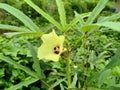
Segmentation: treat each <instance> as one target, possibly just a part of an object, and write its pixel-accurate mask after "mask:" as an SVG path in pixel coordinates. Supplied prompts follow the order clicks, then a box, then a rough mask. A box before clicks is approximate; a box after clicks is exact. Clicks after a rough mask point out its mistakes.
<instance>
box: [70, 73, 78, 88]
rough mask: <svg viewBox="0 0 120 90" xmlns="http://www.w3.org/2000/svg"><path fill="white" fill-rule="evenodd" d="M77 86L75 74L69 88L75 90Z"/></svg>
mask: <svg viewBox="0 0 120 90" xmlns="http://www.w3.org/2000/svg"><path fill="white" fill-rule="evenodd" d="M76 84H77V73H75V75H74V77H73V81H72V83H71V87H72V88H75V87H76Z"/></svg>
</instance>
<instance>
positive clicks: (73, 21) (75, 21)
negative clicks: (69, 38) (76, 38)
mask: <svg viewBox="0 0 120 90" xmlns="http://www.w3.org/2000/svg"><path fill="white" fill-rule="evenodd" d="M90 13H91V12H88V13H83V14H80V15H81V17H82V18H84V17H88V16H89V15H90ZM78 21H79V16H75V17H74V18H73V20H72V21H71V22H70V24H69V25H67V28H66V30H69V29H70V28H71V27H73V26H74V25H75V24H76V23H78Z"/></svg>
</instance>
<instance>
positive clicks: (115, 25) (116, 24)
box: [95, 22, 120, 32]
mask: <svg viewBox="0 0 120 90" xmlns="http://www.w3.org/2000/svg"><path fill="white" fill-rule="evenodd" d="M95 25H98V26H104V27H108V28H110V29H112V30H114V31H119V32H120V22H102V23H96V24H95Z"/></svg>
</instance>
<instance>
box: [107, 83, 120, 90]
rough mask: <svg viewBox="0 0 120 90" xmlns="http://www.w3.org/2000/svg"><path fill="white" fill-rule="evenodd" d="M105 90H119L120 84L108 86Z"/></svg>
mask: <svg viewBox="0 0 120 90" xmlns="http://www.w3.org/2000/svg"><path fill="white" fill-rule="evenodd" d="M107 90H120V84H115V85H113V86H110V87H109V88H108V89H107Z"/></svg>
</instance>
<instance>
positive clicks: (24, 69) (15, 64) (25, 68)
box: [0, 54, 38, 78]
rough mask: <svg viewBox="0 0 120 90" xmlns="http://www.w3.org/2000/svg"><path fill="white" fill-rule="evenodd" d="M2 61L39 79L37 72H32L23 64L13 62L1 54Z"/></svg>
mask: <svg viewBox="0 0 120 90" xmlns="http://www.w3.org/2000/svg"><path fill="white" fill-rule="evenodd" d="M0 60H3V61H5V62H7V63H9V64H11V65H14V66H15V67H16V68H18V69H21V70H23V71H25V72H26V73H27V74H29V75H31V76H33V77H35V78H37V77H38V76H37V74H36V73H35V72H33V71H31V70H30V69H29V68H27V67H25V66H23V65H21V64H18V63H17V62H15V61H13V60H12V59H10V58H8V57H6V56H4V55H2V54H0Z"/></svg>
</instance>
